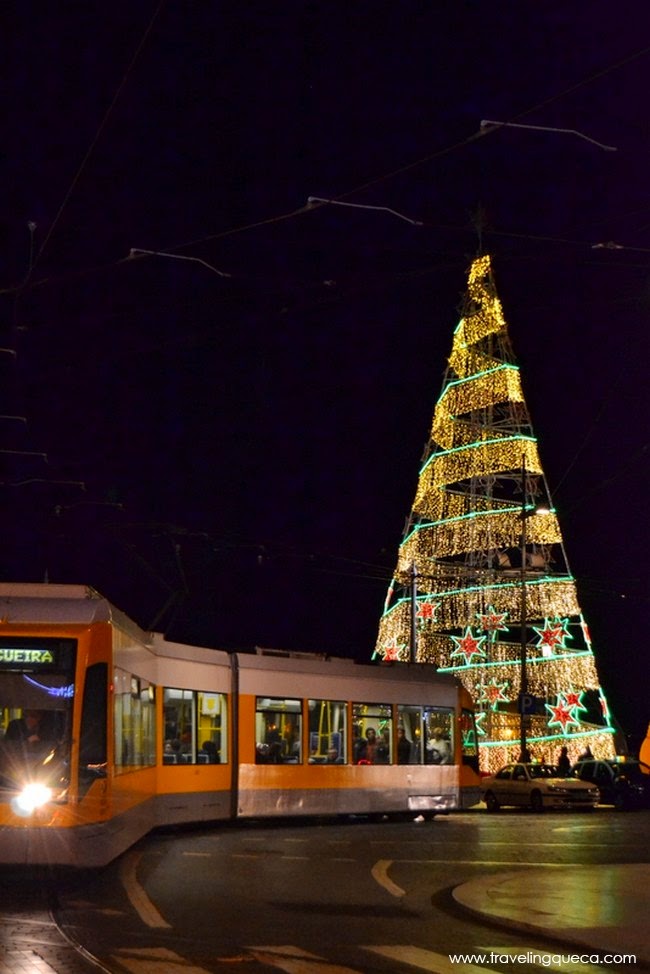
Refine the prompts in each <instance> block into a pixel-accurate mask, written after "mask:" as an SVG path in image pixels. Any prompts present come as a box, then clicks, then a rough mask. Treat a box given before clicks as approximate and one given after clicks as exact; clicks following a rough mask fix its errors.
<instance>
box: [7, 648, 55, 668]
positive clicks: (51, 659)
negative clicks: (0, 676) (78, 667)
mask: <svg viewBox="0 0 650 974" xmlns="http://www.w3.org/2000/svg"><path fill="white" fill-rule="evenodd" d="M54 663H56V655H55V652H54V649H51V648H44V647H34V646H3V645H2V643H0V669H11V670H15V669H20V668H22V667H29V668H30V669H32V668H34V669H39V668H40V667H42V666H48V667H49V666H52V665H53V664H54Z"/></svg>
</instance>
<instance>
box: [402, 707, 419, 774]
mask: <svg viewBox="0 0 650 974" xmlns="http://www.w3.org/2000/svg"><path fill="white" fill-rule="evenodd" d="M423 721H424V710H423V708H422V707H412V706H406V705H405V704H400V705H399V706H398V708H397V744H396V746H395V750H396V752H397V754H396V757H397V763H398V764H424V759H423V742H424V734H423V732H422V728H423Z"/></svg>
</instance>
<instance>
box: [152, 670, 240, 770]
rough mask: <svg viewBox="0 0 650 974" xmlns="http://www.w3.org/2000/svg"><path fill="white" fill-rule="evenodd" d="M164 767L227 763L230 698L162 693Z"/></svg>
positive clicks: (185, 692)
mask: <svg viewBox="0 0 650 974" xmlns="http://www.w3.org/2000/svg"><path fill="white" fill-rule="evenodd" d="M163 711H164V715H165V737H164V745H163V764H225V763H226V761H227V760H228V754H227V740H228V735H227V733H226V729H227V725H226V717H227V697H226V695H225V694H224V693H201V692H200V691H198V690H176V689H173V688H171V687H165V689H164V690H163Z"/></svg>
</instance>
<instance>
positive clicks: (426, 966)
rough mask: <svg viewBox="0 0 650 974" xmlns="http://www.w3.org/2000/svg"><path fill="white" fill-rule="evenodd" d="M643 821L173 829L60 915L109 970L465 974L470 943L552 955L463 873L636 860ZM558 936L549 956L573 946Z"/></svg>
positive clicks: (135, 973)
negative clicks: (486, 914) (476, 899)
mask: <svg viewBox="0 0 650 974" xmlns="http://www.w3.org/2000/svg"><path fill="white" fill-rule="evenodd" d="M470 819H471V822H472V825H473V826H475V827H472V828H471V831H470V830H468V829H467V828H466V825H467V824H469V821H470ZM643 822H644V819H641V818H638V817H635V818H634V820H633V819H632V818H629V819H626V820H619V819H615V818H614V817H613V816H611V815H606V816H605V815H604V816H603V817H602V822H601V823H600V825H599V827H598V828H599V829H602V832H601V834H598V829H596V828H594V827H593V826H594V824H595V823H583V822H582V820H578V819H577V818H576V819H574V818H569V817H567V816H560V815H559V814H558V815H557V816H555V815H554V816H545V817H543V818H541V819H535V820H534V821H533V819H532V818H531V817H529V816H525V815H519V816H508V817H507V818H506V817H504V818H503V820H501V819H498V820H494V819H488V818H487V817H486V818H483V817H481V816H475V815H474V816H462V817H461V816H459V817H458V818H457V819H456V821H455V822H454V821H453V819H450V820H449V822H447V820H444V821H443V823H442V824H441V825H440V824H439V823H437V824H433V823H431V825H430V826H429V827H425V828H422V827H421V826H420V825H410V824H408V823H407V824H400V825H392V824H386V825H385V826H384V825H383V824H382V825H379V826H378V825H375V824H371V823H368V824H367V825H366V824H363V825H360V826H359V825H356V824H355V825H352V826H348V825H332V826H331V828H330V827H327V828H325V827H310V828H309V829H307V828H305V827H303V826H296V827H295V828H294V829H293V830H291V831H290V830H289V829H288V828H286V827H285V828H284V829H282V830H281V829H269V828H261V829H260V830H259V832H258V833H253V832H252V831H248V830H224V831H221V832H219V831H208V830H206V831H205V832H203V833H197V832H196V831H192V832H191V833H183V832H181V833H179V834H178V835H174V836H173V837H171V836H167V835H164V834H163V835H158V836H155V837H152V838H151V839H148V840H145V841H144V842H143V843H142V844H141V845H139V846H138V847H137V848H136V849H134V850H132V852H130V853H127V854H125V856H124V857H123V858H122V859H121V860H120V862H119V863H116V864H114V866H112V867H111V868H110V869H108V870H106V872H105V874H104V875H103V876H99V875H98V876H97V877H96V879H93V880H92V881H91V883H90V884H88V886H86V887H85V888H83V887H79V888H77V889H74V890H71V889H68V890H67V891H63V894H62V913H61V917H60V918H61V919H62V920H63V921H64V922H63V925H64V927H65V929H66V930H67V931H68V932H69V933H70V934H71V935H72V936H74V935H75V933H76V932H78V933H79V937H80V940H81V941H82V943H84V944H85V945H86V946H87V947H90V948H91V949H95V950H96V952H97V954H98V956H99V957H100V959H101V962H102V963H103V965H104V967H103V968H100V970H103V971H110V974H224V972H225V971H231V970H233V967H234V968H235V970H237V972H238V974H275V972H276V971H284V972H285V974H409V972H410V974H417V972H419V971H424V972H428V974H447V972H450V974H452V972H451V968H450V967H449V964H450V960H449V955H447V954H446V953H445V951H447V950H450V951H453V950H454V949H455V948H456V946H457V945H458V944H459V943H463V944H465V943H466V944H468V947H467V949H466V953H471V952H478V953H480V952H481V951H482V952H484V953H485V952H486V950H487V948H486V949H485V950H484V948H483V947H476V946H474V945H476V944H479V945H483V944H494V943H495V939H496V940H497V941H498V940H501V941H502V945H503V946H501V945H499V946H498V947H495V948H494V951H495V952H496V953H498V954H499V955H500V956H501V957H503V956H505V955H506V953H507V952H508V951H510V952H526V950H529V951H535V952H536V954H537V955H538V956H539V957H541V956H542V954H543V951H542V950H541V947H540V946H538V947H537V948H535V947H528V946H526V945H527V944H528V942H529V939H530V940H532V939H533V937H531V934H530V933H528V934H526V933H525V932H521V931H513V930H508V929H507V928H502V927H501V925H500V924H495V923H492V922H491V921H490V920H489V919H485V920H481V919H480V918H478V917H475V916H471V915H470V914H467V913H466V912H465V911H464V910H462V909H461V908H460V907H459V906H458V904H457V903H455V902H454V901H453V898H452V894H451V890H452V889H454V888H455V887H456V885H457V884H458V883H467V882H468V881H471V880H472V879H474V878H480V877H481V876H486V875H487V876H489V874H490V873H492V872H494V873H499V872H503V871H506V872H511V873H512V872H516V873H521V874H522V875H524V874H525V873H524V870H525V869H526V868H531V867H534V868H536V869H537V870H538V872H539V870H540V868H543V870H544V872H545V873H546V875H548V876H549V877H550V876H552V875H555V873H556V871H557V867H560V866H565V867H566V866H571V865H577V863H578V862H584V863H590V864H598V863H606V862H616V861H618V862H620V861H627V862H630V863H631V862H632V861H633V859H634V858H635V857H634V855H633V853H634V850H635V849H636V850H637V853H638V842H637V841H636V840H635V841H634V842H631V841H630V838H631V836H632V835H634V834H636V831H637V830H633V831H631V830H630V827H631V826H632V825H633V824H638V823H641V824H643ZM649 824H650V823H649ZM612 830H613V831H612ZM292 832H293V834H292ZM613 832H618V835H616V836H613ZM296 833H297V834H296ZM465 833H467V834H466V835H465ZM564 836H566V839H564V840H563V837H564ZM606 836H609V838H606ZM591 840H596V841H595V842H593V841H591ZM416 850H417V851H416ZM506 850H508V851H506ZM563 850H564V854H563ZM526 857H529V858H526ZM138 886H139V887H141V889H138V888H137V887H138ZM143 897H147V898H148V901H149V902H148V903H147V899H145V898H143ZM136 904H139V906H140V910H137V909H136ZM151 907H153V910H152V909H151ZM92 911H94V913H93V912H92ZM154 911H155V912H154ZM147 918H148V919H147ZM366 918H368V919H366ZM160 920H162V921H163V922H162V923H161V922H160ZM436 931H437V932H436ZM539 941H540V942H541V943H542V944H543V943H544V937H543V936H541V935H540V938H539ZM546 943H547V946H546V955H545V956H548V957H550V952H551V951H553V950H555V949H556V950H558V951H561V950H562V949H563V948H562V947H561V946H558V947H557V948H554V947H553V946H552V943H553V941H546ZM520 944H521V945H523V946H521V947H519V946H518V945H520ZM469 945H471V946H469ZM564 949H565V950H566V947H565V948H564ZM487 952H488V953H489V951H487ZM512 969H513V968H512V965H511V966H507V965H506V964H505V962H503V961H501V962H500V963H498V964H494V963H493V964H477V963H474V964H473V965H472V964H471V963H470V962H469V961H467V962H457V963H454V965H453V974H478V972H479V971H480V974H487V972H488V971H489V972H490V974H505V972H506V971H511V970H512ZM571 969H572V970H573V968H571ZM594 969H595V968H593V967H592V969H591V971H592V974H593V971H594ZM600 969H601V970H603V974H605V971H606V970H607V968H606V967H604V966H601V967H600ZM0 970H1V968H0ZM90 970H91V969H90V968H85V969H84V974H87V972H89V971H90ZM517 970H521V974H540V971H542V970H550V971H562V974H566V966H565V967H564V968H563V967H561V966H560V967H558V966H557V965H556V966H553V965H552V964H550V962H548V963H547V962H544V961H539V962H538V963H537V965H528V964H527V965H517ZM610 970H611V968H610ZM3 974H4V972H3ZM21 974H22V972H21ZM30 974H31V972H30ZM34 974H36V971H35V972H34ZM38 974H41V972H40V971H38ZM46 974H51V972H50V971H47V972H46ZM56 974H59V971H56ZM64 974H68V971H67V970H65V972H64ZM74 974H76V971H75V972H74ZM585 974H586V971H585Z"/></svg>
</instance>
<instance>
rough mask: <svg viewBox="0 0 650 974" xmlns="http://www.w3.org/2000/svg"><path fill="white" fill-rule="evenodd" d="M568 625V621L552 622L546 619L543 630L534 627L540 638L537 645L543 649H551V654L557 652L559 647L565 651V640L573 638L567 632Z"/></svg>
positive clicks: (556, 620)
mask: <svg viewBox="0 0 650 974" xmlns="http://www.w3.org/2000/svg"><path fill="white" fill-rule="evenodd" d="M568 625H569V620H568V619H555V620H553V621H552V622H551V620H550V619H545V620H544V628H543V629H538V628H537V626H533V628H534V630H535V632H536V633H537V634H538V636H539V640H538V642H537V645H538V646H539V647H540V648H541V649H545V648H546V649H550V651H551V653H554V652H555V649H556V647H557V646H559V647H560V648H561V649H564V640H565V639H567V638H571V637H570V636H569V633H568V632H567V627H568Z"/></svg>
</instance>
